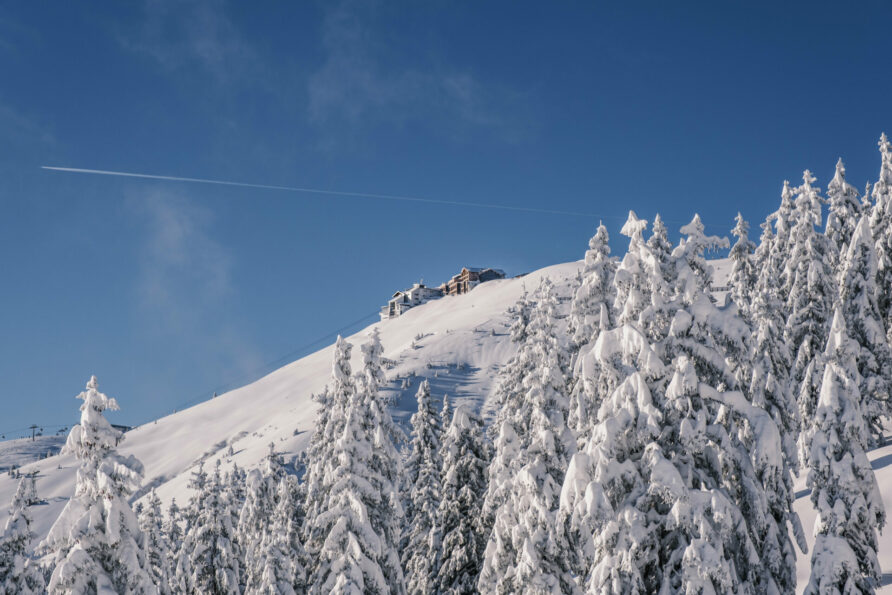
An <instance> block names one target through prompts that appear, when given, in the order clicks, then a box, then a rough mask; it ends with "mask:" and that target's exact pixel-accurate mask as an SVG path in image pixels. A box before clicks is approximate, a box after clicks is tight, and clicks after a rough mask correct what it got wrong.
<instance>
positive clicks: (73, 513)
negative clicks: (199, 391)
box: [40, 376, 158, 594]
mask: <svg viewBox="0 0 892 595" xmlns="http://www.w3.org/2000/svg"><path fill="white" fill-rule="evenodd" d="M77 398H79V399H82V400H83V401H84V403H83V405H81V420H80V423H79V424H77V425H75V426H74V427H73V428H71V432H70V433H69V434H68V440H67V441H66V443H65V447H64V448H63V449H62V451H63V452H64V453H71V454H73V455H74V456H75V457H76V458H77V459H78V461H80V467H79V468H78V472H77V483H76V484H75V488H74V496H73V497H72V498H71V499H70V500H69V501H68V503H67V504H66V505H65V508H64V509H63V510H62V513H61V514H60V515H59V518H58V519H56V522H55V523H54V524H53V526H52V528H51V529H50V531H49V534H48V535H47V537H46V539H45V540H44V541H43V542H42V544H41V546H40V548H41V549H44V550H46V551H48V552H51V553H52V554H53V557H54V564H55V568H54V570H53V573H52V577H51V578H50V581H49V585H48V586H47V590H48V592H49V593H53V594H56V593H60V594H61V593H65V594H75V593H90V592H93V593H95V592H97V591H98V592H116V593H133V594H142V593H145V594H148V593H157V592H158V590H157V588H156V587H155V584H154V583H153V582H152V579H151V576H150V575H149V570H148V567H149V565H148V562H147V560H146V555H145V536H144V535H143V534H142V531H140V529H139V522H138V520H137V518H136V515H135V514H134V513H133V510H132V509H131V508H130V504H129V502H128V498H129V496H130V495H131V494H132V493H133V492H134V490H136V489H137V488H138V487H139V483H140V481H141V480H142V475H143V467H142V464H141V463H140V462H139V461H138V460H137V459H136V458H135V457H133V456H132V455H131V456H127V457H124V456H122V455H120V454H118V453H117V451H116V446H117V445H118V443H120V442H121V440H123V438H124V436H123V434H122V433H121V432H119V431H117V430H115V429H114V428H112V427H111V425H110V424H109V423H108V420H107V419H105V416H104V415H103V412H104V411H105V410H107V409H108V410H112V411H114V410H116V409H118V404H117V402H116V401H115V400H114V399H110V398H109V397H107V396H106V395H104V394H102V393H100V392H99V390H98V383H97V382H96V377H95V376H92V377H91V378H90V380H89V382H87V387H86V390H85V391H84V392H82V393H80V394H79V395H78V397H77Z"/></svg>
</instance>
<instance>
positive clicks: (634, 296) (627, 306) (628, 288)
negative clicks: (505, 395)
mask: <svg viewBox="0 0 892 595" xmlns="http://www.w3.org/2000/svg"><path fill="white" fill-rule="evenodd" d="M646 225H647V222H646V221H642V220H640V219H638V217H637V216H636V215H635V213H634V212H633V211H629V216H628V219H627V221H626V223H625V225H624V226H623V228H622V231H621V233H622V234H623V235H626V236H628V237H629V248H628V250H627V252H626V254H625V255H624V256H623V259H622V261H621V263H620V264H619V266H618V267H617V269H616V270H615V271H614V277H613V286H614V287H613V289H612V293H613V294H614V295H615V297H614V303H613V306H612V308H611V310H612V311H613V312H615V313H616V324H617V326H622V325H623V324H627V323H634V324H637V322H638V316H639V314H640V313H641V311H643V310H644V309H645V308H646V307H647V306H648V305H649V304H648V303H649V302H650V300H651V297H652V290H653V287H652V286H651V285H650V284H649V283H647V277H648V275H649V271H651V270H653V269H654V268H658V269H660V270H663V266H664V265H665V264H666V262H667V260H666V259H668V252H667V247H666V245H667V244H668V238H667V236H666V228H665V226H664V225H663V223H662V219H660V217H659V215H658V216H657V219H656V220H655V221H654V234H653V235H652V236H651V238H650V239H649V240H648V244H645V242H644V240H643V238H642V234H643V231H644V229H645V227H646ZM651 244H652V245H653V251H655V252H652V251H651V248H650V245H651ZM605 330H607V329H601V331H602V332H603V331H605ZM595 342H596V340H594V341H593V342H592V343H591V345H594V343H595ZM588 351H590V348H588V349H586V348H583V349H582V350H581V351H580V352H579V353H578V354H577V355H576V361H575V365H574V366H573V368H572V380H571V386H572V390H571V392H570V410H569V417H568V425H569V427H570V430H571V431H572V432H573V434H574V435H575V436H576V438H577V442H578V445H579V446H580V447H581V446H582V445H583V444H584V443H585V441H586V439H587V437H588V433H589V431H590V430H591V427H592V424H593V423H594V417H595V414H596V412H597V409H598V406H599V402H600V399H601V398H602V397H603V395H605V394H609V392H610V391H611V390H612V389H613V388H615V386H616V383H618V382H619V381H621V379H617V378H616V377H615V376H614V375H612V374H610V371H609V370H608V371H605V372H604V373H602V374H599V373H596V372H594V371H592V370H591V369H585V365H586V364H585V363H584V362H585V361H586V359H587V356H588ZM512 376H517V373H513V374H507V375H503V376H502V378H503V382H504V381H506V380H510V378H511V377H512ZM489 489H490V490H492V485H490V488H489Z"/></svg>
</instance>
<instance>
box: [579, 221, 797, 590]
mask: <svg viewBox="0 0 892 595" xmlns="http://www.w3.org/2000/svg"><path fill="white" fill-rule="evenodd" d="M682 232H683V233H685V234H686V235H687V237H686V238H685V239H684V240H683V241H682V243H681V245H680V246H679V247H678V248H676V250H674V251H673V259H674V261H675V271H676V279H675V282H674V283H673V284H672V285H673V286H674V290H673V292H672V294H671V296H662V299H668V300H671V303H670V304H669V305H668V307H666V308H664V310H663V312H668V313H671V312H673V311H674V314H673V315H672V321H671V324H670V325H669V328H668V330H667V331H666V335H665V337H664V338H662V339H660V340H659V343H658V344H653V343H651V339H650V338H649V337H648V336H647V335H646V334H644V333H643V332H642V331H641V330H639V328H638V326H637V324H636V325H632V324H625V325H623V326H621V327H620V328H618V329H616V330H615V331H611V332H609V333H605V334H603V335H602V339H603V340H599V343H598V344H596V350H593V353H592V355H591V356H590V357H591V358H592V359H597V360H601V361H605V362H612V363H611V364H610V365H611V366H612V367H613V369H614V370H616V374H617V378H618V379H619V383H618V385H617V386H616V388H614V390H613V391H612V392H611V393H609V397H608V398H606V399H604V401H603V402H602V403H601V407H600V409H599V411H598V423H597V425H596V426H595V428H594V430H593V431H592V433H591V438H590V439H589V441H588V443H587V444H586V446H585V449H584V450H583V451H582V452H581V453H577V455H576V456H575V457H574V459H573V461H572V462H571V465H570V469H569V470H568V473H567V479H566V481H565V482H564V489H563V493H562V512H563V518H564V521H565V526H566V527H567V532H568V535H569V536H570V538H571V542H572V545H573V547H572V549H574V550H576V551H578V552H581V553H582V556H581V557H580V559H579V561H578V562H579V566H578V567H577V568H576V571H577V572H578V573H579V576H580V577H581V578H582V580H583V581H585V587H586V588H587V589H588V590H589V591H590V592H604V591H606V592H633V593H634V592H638V593H643V592H656V591H659V590H660V589H663V591H662V592H666V593H684V592H725V591H731V590H732V589H737V590H738V591H740V592H772V591H774V592H777V591H780V592H784V591H787V590H792V588H793V587H792V585H793V583H792V581H793V577H794V574H793V571H794V568H795V567H794V564H793V558H792V554H793V550H792V546H791V544H790V540H789V537H788V536H787V534H786V521H787V520H788V519H789V520H791V521H792V519H793V518H795V517H794V516H793V515H792V510H791V509H790V508H789V505H790V502H791V499H790V494H789V493H787V492H785V491H784V489H785V483H784V479H785V471H786V468H785V466H784V462H783V458H782V456H781V454H780V450H781V447H780V435H779V432H778V430H777V427H776V425H775V424H774V422H773V421H772V420H771V418H770V417H769V415H768V414H767V413H766V412H765V411H764V410H762V409H761V408H759V407H755V406H753V405H752V404H751V403H750V402H749V399H747V398H746V396H745V395H744V394H743V393H741V392H737V391H727V390H725V391H721V390H718V389H720V388H723V387H727V388H734V387H735V382H736V377H735V374H734V366H733V365H731V364H730V363H729V361H730V362H733V361H734V360H735V359H736V358H740V357H741V354H742V353H746V344H745V337H746V336H747V335H748V332H749V327H748V326H747V325H746V324H745V323H744V322H743V321H742V320H741V319H740V318H739V317H738V316H737V315H736V309H725V310H720V309H718V308H716V306H715V304H714V303H713V301H712V300H711V299H710V297H709V295H708V294H707V292H706V290H707V287H708V282H709V270H708V268H707V265H706V263H705V261H704V260H703V253H704V251H705V250H706V249H707V248H708V247H710V246H712V245H720V244H721V243H722V241H721V240H720V239H718V238H709V237H707V236H705V235H703V226H702V223H701V222H700V221H699V218H695V219H694V221H692V222H691V224H689V225H687V226H685V227H684V228H682ZM655 286H658V285H655ZM644 316H647V311H646V310H645V311H644V312H643V313H642V317H644ZM655 328H656V327H655ZM655 338H657V339H659V335H657V334H655ZM660 355H663V356H665V357H666V358H667V359H670V360H671V361H672V370H674V371H673V372H669V371H668V370H667V368H666V366H664V364H663V363H662V362H661V357H660ZM604 367H605V368H607V366H604ZM667 374H671V380H670V378H669V377H667ZM666 380H669V383H668V386H667V385H666ZM664 387H665V388H664ZM763 486H771V488H772V489H774V488H775V487H776V488H777V489H779V490H780V494H779V496H778V498H777V499H776V502H777V503H776V504H774V505H773V503H774V501H772V500H770V499H769V495H768V494H767V493H766V490H767V488H765V487H763ZM784 504H786V506H787V508H786V511H784V508H783V505H784Z"/></svg>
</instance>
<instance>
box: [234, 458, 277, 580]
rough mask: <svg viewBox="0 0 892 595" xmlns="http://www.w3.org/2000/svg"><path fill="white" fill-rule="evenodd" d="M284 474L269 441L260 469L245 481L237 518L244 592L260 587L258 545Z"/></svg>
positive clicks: (250, 474) (261, 566) (262, 567)
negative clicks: (267, 450)
mask: <svg viewBox="0 0 892 595" xmlns="http://www.w3.org/2000/svg"><path fill="white" fill-rule="evenodd" d="M284 476H285V470H284V469H283V468H282V461H281V459H280V455H279V453H277V452H276V451H275V445H274V444H273V443H270V445H269V453H267V455H266V457H265V458H264V460H263V464H262V465H261V468H260V469H252V470H251V472H250V473H248V475H247V478H246V481H245V502H244V505H242V507H241V512H240V514H239V518H238V539H239V542H240V543H241V544H243V547H242V549H243V550H244V556H245V559H244V567H243V574H244V583H245V589H246V590H248V591H256V590H257V589H259V587H260V583H261V579H262V576H263V571H264V562H265V561H264V560H262V559H261V548H262V547H264V543H263V541H264V538H265V536H266V535H267V534H268V533H269V531H270V525H271V524H272V522H273V512H274V511H275V510H276V505H277V504H278V500H277V493H278V489H279V482H280V481H281V480H282V478H283V477H284Z"/></svg>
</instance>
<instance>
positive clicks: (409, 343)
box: [0, 259, 892, 593]
mask: <svg viewBox="0 0 892 595" xmlns="http://www.w3.org/2000/svg"><path fill="white" fill-rule="evenodd" d="M713 263H714V267H715V269H716V270H715V286H723V285H725V284H726V279H727V275H728V274H729V273H730V261H728V260H727V259H722V260H718V261H713ZM580 266H581V263H580V262H572V263H566V264H560V265H555V266H552V267H548V268H545V269H542V270H539V271H536V272H534V273H531V274H529V275H527V276H525V277H523V278H519V279H506V280H500V281H490V282H487V283H484V284H482V285H480V286H478V287H477V288H475V289H474V290H473V291H472V292H470V293H469V294H467V295H463V296H451V297H445V298H442V299H440V300H436V301H433V302H429V303H427V304H425V305H422V306H418V307H416V308H414V309H412V310H410V311H409V312H407V313H406V314H404V315H403V316H401V317H399V318H396V319H393V320H388V321H384V322H379V323H376V324H374V325H372V326H371V327H369V328H368V329H365V330H363V331H361V332H360V333H357V334H356V335H353V336H352V337H350V338H349V341H350V342H351V343H353V344H354V350H353V367H354V370H356V369H358V367H359V365H360V363H359V356H360V352H359V345H360V344H362V342H363V341H364V338H365V335H366V333H367V332H368V331H369V330H371V328H373V327H377V328H378V329H379V330H380V332H381V340H382V343H383V345H384V349H385V354H384V355H385V357H386V358H387V359H389V360H393V362H394V364H393V365H392V366H390V367H389V369H388V370H387V377H388V381H389V382H388V386H387V389H386V390H388V391H391V392H392V394H393V395H394V397H395V407H394V410H393V413H394V417H395V418H396V419H397V420H398V421H401V422H405V421H406V420H407V418H408V416H409V415H410V414H411V412H412V410H414V408H415V399H414V395H415V391H416V390H417V388H418V384H419V383H420V382H421V380H422V379H424V378H427V379H428V380H429V381H430V382H431V388H432V392H433V394H434V395H435V397H436V398H438V399H439V398H440V397H441V396H442V395H443V393H448V394H449V395H450V397H451V398H453V399H454V400H455V401H456V402H472V403H474V404H475V405H476V406H482V405H483V404H484V401H485V399H486V397H487V396H488V395H489V393H490V390H491V388H492V386H493V381H494V380H495V377H496V374H497V371H498V369H499V367H500V366H501V365H502V364H503V363H504V362H506V361H507V360H508V359H509V358H510V357H511V355H512V354H513V353H514V350H515V346H514V344H513V343H511V341H510V339H509V337H508V336H507V333H506V330H507V326H508V324H509V319H508V316H507V313H506V311H507V309H508V308H509V307H510V306H512V305H513V304H514V303H515V302H516V301H517V299H518V297H520V295H521V293H522V292H523V291H524V289H527V290H529V291H532V290H534V289H535V287H536V286H537V285H538V283H539V281H540V279H541V278H542V277H543V276H548V277H550V278H551V279H552V280H553V281H554V282H555V284H556V285H557V290H558V294H559V295H566V294H567V293H568V291H569V290H568V288H567V286H568V284H569V283H570V280H571V279H573V278H574V277H575V275H576V272H577V270H578V269H579V268H580ZM331 356H332V348H331V346H329V347H326V348H325V349H322V350H320V351H318V352H316V353H314V354H312V355H309V356H307V357H304V358H302V359H300V360H298V361H296V362H293V363H291V364H288V365H287V366H284V367H283V368H280V369H279V370H277V371H275V372H273V373H271V374H269V375H268V376H266V377H264V378H262V379H260V380H258V381H257V382H254V383H253V384H250V385H248V386H245V387H242V388H239V389H237V390H234V391H231V392H229V393H226V394H224V395H221V396H219V397H217V398H215V399H212V400H209V401H206V402H204V403H201V404H199V405H196V406H194V407H192V408H190V409H187V410H184V411H181V412H178V413H175V414H172V415H169V416H167V417H164V418H162V419H159V420H157V421H155V422H153V423H149V424H146V425H144V426H141V427H139V428H136V429H134V430H132V431H131V432H128V433H127V435H126V440H125V441H124V443H123V444H122V445H121V448H120V450H121V452H122V453H124V454H134V455H136V456H137V457H138V458H139V459H140V460H141V461H142V462H143V463H144V465H145V469H146V475H145V483H144V486H145V487H144V492H145V491H147V490H148V488H149V487H151V486H154V487H156V488H157V491H158V494H159V495H160V497H161V498H162V499H163V500H165V501H169V500H170V498H172V497H176V499H177V500H178V501H180V502H183V503H184V502H185V501H186V500H187V499H188V497H189V492H190V490H189V489H188V488H187V487H186V484H187V482H188V479H189V474H190V472H191V470H192V469H193V468H194V467H195V466H196V465H197V464H198V463H199V462H200V461H205V463H206V465H213V464H214V462H215V461H216V460H218V459H222V460H223V461H224V462H225V463H227V464H228V463H229V461H230V460H231V461H234V462H236V463H238V465H239V466H242V467H248V468H250V467H254V466H256V465H257V464H258V463H259V461H260V460H261V459H262V458H263V456H264V455H265V454H266V452H267V449H268V445H269V443H270V442H273V443H275V445H276V449H277V450H279V451H281V452H284V453H286V460H288V461H289V462H290V461H293V459H294V457H295V456H296V455H297V453H299V452H301V451H302V450H303V449H304V448H305V447H306V444H307V442H308V440H309V437H310V430H311V428H312V424H313V420H314V416H315V409H316V406H315V404H314V403H313V402H312V401H311V398H310V396H311V395H312V394H313V393H314V392H319V391H321V390H322V388H323V387H324V386H325V384H326V382H327V381H328V378H329V373H330V366H331ZM90 372H93V371H92V370H86V371H85V375H84V380H85V381H86V380H87V377H88V375H89V373H90ZM96 372H97V374H98V375H99V381H100V386H99V388H100V390H101V389H102V376H101V370H99V371H96ZM80 389H81V387H72V391H71V394H72V396H74V395H75V394H77V393H78V392H79V391H80ZM109 396H113V397H116V398H117V399H118V400H119V402H120V404H121V406H122V407H123V408H124V409H126V407H127V395H109ZM78 405H79V401H76V400H75V399H73V398H72V400H71V419H72V421H73V422H75V421H76V420H77V416H78V410H77V407H78ZM230 445H231V446H232V448H233V451H234V453H235V454H234V456H232V457H231V458H228V457H227V456H226V453H227V451H228V450H229V446H230ZM0 452H2V446H0ZM42 452H44V453H45V452H46V451H45V450H44V451H42ZM870 458H871V461H873V464H874V469H876V473H877V478H878V480H879V482H880V487H881V489H882V491H883V494H884V500H885V503H886V509H887V510H889V511H892V464H890V463H892V445H889V446H886V447H884V448H881V449H877V450H875V451H874V452H872V453H870ZM31 460H33V459H31ZM33 469H37V470H39V480H38V491H39V493H40V496H41V497H42V498H44V499H45V500H46V501H47V504H45V505H42V506H38V507H36V509H35V510H34V516H35V530H36V531H37V533H38V536H39V537H41V538H42V537H43V535H44V534H45V533H46V531H47V530H48V529H49V526H50V525H51V524H52V522H53V521H54V520H55V518H56V516H57V515H58V513H59V512H60V511H61V509H62V507H63V506H64V504H65V502H66V500H67V498H68V497H69V496H70V495H71V491H72V489H73V486H74V477H75V471H76V462H75V461H74V459H73V458H72V457H70V456H54V457H51V458H49V459H45V460H41V461H37V462H33V463H30V464H27V465H24V466H23V467H22V472H28V471H30V470H33ZM15 486H16V483H15V481H14V480H13V479H12V478H10V477H8V476H7V475H5V474H4V475H2V476H0V510H5V509H6V507H7V506H8V503H9V502H10V500H11V498H12V495H13V492H14V490H15ZM796 489H797V496H798V500H797V502H796V510H797V512H798V513H799V515H800V516H801V518H802V523H803V526H804V527H805V530H806V534H807V535H808V536H809V542H811V529H812V527H813V524H814V518H815V513H814V510H813V509H812V507H811V503H810V501H809V499H808V492H807V490H806V489H805V480H804V478H799V480H798V481H797V485H796ZM3 516H5V515H3V513H2V512H0V518H2V517H3ZM879 554H880V562H881V564H882V567H883V571H884V573H885V574H884V581H883V582H884V584H885V588H884V589H883V591H884V592H889V593H892V530H887V531H886V532H885V534H883V535H881V537H880V549H879ZM797 566H798V568H797V570H798V577H799V588H800V590H801V589H802V588H803V587H804V585H805V583H806V582H807V580H808V574H809V556H808V555H807V554H800V555H799V561H798V565H797Z"/></svg>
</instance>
